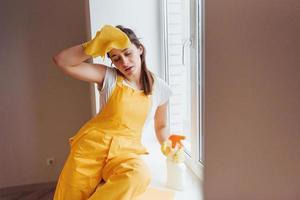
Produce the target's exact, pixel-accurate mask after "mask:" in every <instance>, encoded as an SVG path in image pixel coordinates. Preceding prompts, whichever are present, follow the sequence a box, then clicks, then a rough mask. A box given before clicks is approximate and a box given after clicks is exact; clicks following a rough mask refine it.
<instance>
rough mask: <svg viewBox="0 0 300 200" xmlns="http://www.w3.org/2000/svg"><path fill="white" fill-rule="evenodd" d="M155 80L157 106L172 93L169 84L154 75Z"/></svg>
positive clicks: (165, 100) (164, 101)
mask: <svg viewBox="0 0 300 200" xmlns="http://www.w3.org/2000/svg"><path fill="white" fill-rule="evenodd" d="M155 80H156V84H155V90H156V91H155V92H156V98H157V103H158V106H160V105H162V104H164V103H166V102H167V101H168V100H169V98H170V97H171V96H172V94H173V93H172V90H171V88H170V86H169V85H168V84H167V83H166V82H165V81H164V80H162V79H160V78H159V77H156V78H155Z"/></svg>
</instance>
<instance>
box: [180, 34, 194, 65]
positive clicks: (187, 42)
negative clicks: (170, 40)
mask: <svg viewBox="0 0 300 200" xmlns="http://www.w3.org/2000/svg"><path fill="white" fill-rule="evenodd" d="M187 46H188V47H191V46H192V38H191V37H190V38H188V39H185V40H183V44H182V49H181V51H182V53H181V55H182V60H181V62H182V65H183V66H184V65H185V48H186V47H187Z"/></svg>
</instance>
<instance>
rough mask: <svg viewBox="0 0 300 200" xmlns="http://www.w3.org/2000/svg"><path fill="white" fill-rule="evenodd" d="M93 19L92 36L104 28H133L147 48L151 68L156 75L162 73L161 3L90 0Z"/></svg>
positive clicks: (134, 0)
mask: <svg viewBox="0 0 300 200" xmlns="http://www.w3.org/2000/svg"><path fill="white" fill-rule="evenodd" d="M90 17H91V30H92V33H91V34H92V36H95V34H96V32H97V31H98V30H99V29H100V28H101V27H102V26H103V25H105V24H111V25H114V26H116V25H123V26H125V27H129V28H132V29H133V30H134V32H135V33H136V35H137V36H138V37H139V38H141V42H142V43H143V44H144V45H145V47H146V50H147V55H146V56H147V57H146V61H147V65H148V68H149V69H150V70H151V71H153V72H154V73H158V72H160V69H162V66H161V65H162V64H161V45H160V40H161V37H160V23H161V21H160V18H159V17H160V1H159V0H128V1H124V0H110V1H107V0H90ZM97 62H101V60H97Z"/></svg>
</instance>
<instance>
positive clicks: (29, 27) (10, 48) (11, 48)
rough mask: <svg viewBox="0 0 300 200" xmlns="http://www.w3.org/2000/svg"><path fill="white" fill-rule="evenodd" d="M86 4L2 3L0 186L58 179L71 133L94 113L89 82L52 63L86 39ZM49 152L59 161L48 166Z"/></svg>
mask: <svg viewBox="0 0 300 200" xmlns="http://www.w3.org/2000/svg"><path fill="white" fill-rule="evenodd" d="M84 6H85V4H84V1H72V2H70V1H67V0H60V1H56V0H55V1H52V0H51V1H38V0H30V1H4V2H1V6H0V27H1V28H0V29H1V31H0V34H1V36H0V44H1V47H0V82H1V84H0V89H1V98H0V112H1V120H0V149H1V150H0V188H2V187H8V186H12V185H23V184H31V183H39V182H48V181H54V180H56V179H57V176H58V174H59V173H60V170H61V168H62V165H63V162H64V161H65V158H66V155H67V153H68V151H69V146H68V141H67V139H68V137H70V136H72V135H73V134H75V132H76V131H77V130H78V128H79V127H80V126H81V125H82V124H83V123H84V122H85V121H86V120H87V119H89V118H90V116H91V112H90V111H91V107H90V106H91V104H90V103H91V102H90V91H89V84H88V83H84V82H80V81H77V80H75V79H72V78H69V77H67V76H65V75H64V74H63V72H62V71H61V70H59V69H58V68H57V67H56V66H55V65H54V64H53V62H52V56H53V55H54V54H55V53H57V52H58V51H59V50H61V49H62V48H65V47H67V46H70V45H72V44H75V43H80V42H82V41H84V40H85V38H86V29H85V27H86V22H85V12H84V11H85V7H84ZM66 7H67V8H68V9H67V10H66ZM48 157H54V158H55V159H56V161H55V165H53V166H47V165H46V158H48Z"/></svg>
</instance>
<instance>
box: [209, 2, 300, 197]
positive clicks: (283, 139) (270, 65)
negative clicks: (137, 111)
mask: <svg viewBox="0 0 300 200" xmlns="http://www.w3.org/2000/svg"><path fill="white" fill-rule="evenodd" d="M205 4H206V6H205V9H206V10H205V12H206V14H205V17H206V19H205V23H206V25H205V29H206V30H205V35H206V36H205V37H206V38H205V39H206V40H205V42H206V45H205V51H206V52H205V53H206V56H205V59H206V61H205V109H206V110H205V111H206V113H205V182H204V195H205V200H218V199H220V200H227V199H228V200H229V199H230V200H248V199H249V200H260V199H261V200H283V199H285V200H296V199H297V200H298V199H300V104H299V103H300V92H299V91H300V1H299V0H273V1H267V0H243V1H238V0H227V1H224V0H206V2H205Z"/></svg>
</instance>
